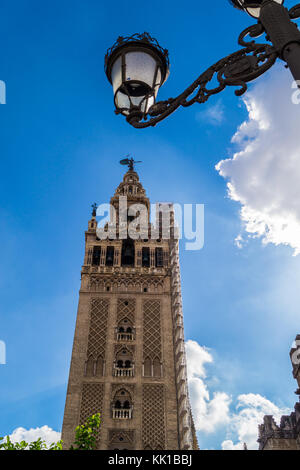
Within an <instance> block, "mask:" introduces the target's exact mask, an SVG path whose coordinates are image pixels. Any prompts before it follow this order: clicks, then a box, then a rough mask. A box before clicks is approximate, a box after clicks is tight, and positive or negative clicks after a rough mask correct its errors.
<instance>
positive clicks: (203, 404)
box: [186, 340, 231, 433]
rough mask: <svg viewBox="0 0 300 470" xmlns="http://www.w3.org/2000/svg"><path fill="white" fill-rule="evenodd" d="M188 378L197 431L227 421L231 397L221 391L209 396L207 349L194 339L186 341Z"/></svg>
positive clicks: (218, 425)
mask: <svg viewBox="0 0 300 470" xmlns="http://www.w3.org/2000/svg"><path fill="white" fill-rule="evenodd" d="M186 354H187V363H188V378H189V391H190V397H191V404H192V409H193V415H194V421H195V428H196V430H197V431H202V432H205V433H212V432H214V431H215V430H216V429H217V428H218V427H220V426H221V425H225V424H227V423H228V422H229V405H230V402H231V398H230V397H229V396H228V395H227V394H226V393H223V392H216V393H214V394H213V397H212V398H211V397H210V393H209V390H208V388H207V385H206V384H205V382H204V379H205V378H206V371H205V368H204V366H205V364H208V363H212V362H213V357H212V355H211V354H210V353H209V350H208V349H207V348H205V347H203V346H200V345H199V344H198V343H197V342H196V341H191V340H189V341H187V342H186Z"/></svg>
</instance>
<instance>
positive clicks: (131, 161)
mask: <svg viewBox="0 0 300 470" xmlns="http://www.w3.org/2000/svg"><path fill="white" fill-rule="evenodd" d="M128 157H130V155H127V158H124V159H123V160H120V164H121V165H128V169H129V171H134V165H135V163H142V162H141V161H136V160H134V159H133V158H132V157H131V158H128Z"/></svg>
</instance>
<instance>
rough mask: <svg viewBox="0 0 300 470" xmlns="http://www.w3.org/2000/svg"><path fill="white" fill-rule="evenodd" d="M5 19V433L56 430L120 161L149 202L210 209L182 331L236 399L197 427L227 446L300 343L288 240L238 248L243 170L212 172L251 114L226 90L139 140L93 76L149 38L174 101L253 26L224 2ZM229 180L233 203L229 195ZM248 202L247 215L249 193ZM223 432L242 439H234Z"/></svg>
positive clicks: (1, 373)
mask: <svg viewBox="0 0 300 470" xmlns="http://www.w3.org/2000/svg"><path fill="white" fill-rule="evenodd" d="M293 3H294V2H286V4H287V5H288V6H292V5H293ZM1 18H2V22H1V28H0V39H1V44H2V46H3V47H2V60H1V69H0V79H1V80H4V81H5V82H6V86H7V104H6V105H1V106H0V122H1V127H0V135H1V163H2V171H1V185H0V195H1V199H0V200H1V208H0V210H1V218H0V242H1V247H2V249H1V264H0V288H1V296H0V320H1V323H0V340H3V341H5V343H6V346H7V364H6V365H5V366H4V365H0V383H1V387H0V416H1V418H0V435H4V434H8V433H12V432H13V430H14V429H16V428H17V427H24V428H26V429H28V428H36V427H41V426H43V425H47V426H50V427H51V428H53V429H54V430H56V431H60V430H61V425H62V417H63V408H64V400H65V393H66V384H67V378H68V370H69V362H70V356H71V347H72V341H73V333H74V326H75V319H76V309H77V301H78V290H79V285H80V267H81V264H82V261H83V253H84V230H85V229H86V227H87V221H88V219H89V217H90V206H91V204H92V203H93V202H94V201H96V202H98V203H101V202H107V201H108V199H109V198H110V196H111V195H112V193H113V192H114V190H115V188H116V186H117V185H118V184H119V182H120V180H121V178H122V174H123V171H124V168H122V167H121V166H120V165H119V163H118V162H119V160H120V159H121V158H122V157H124V156H126V155H127V154H128V153H131V154H132V155H133V156H134V157H136V159H138V160H143V164H142V165H140V167H139V174H140V177H141V181H142V183H143V185H144V187H145V188H146V190H147V193H148V195H149V197H150V198H151V201H152V202H156V201H174V202H178V203H194V204H195V203H203V204H205V246H204V248H203V250H201V251H199V252H191V251H190V252H186V251H184V250H182V256H181V261H182V280H183V300H184V315H185V334H186V338H187V339H191V340H194V341H196V342H197V343H199V345H201V346H202V347H205V348H209V351H210V354H211V355H212V357H213V362H211V363H210V364H208V365H207V366H206V367H207V371H206V384H207V385H206V386H207V387H208V388H209V391H210V396H211V397H212V396H213V394H214V393H218V392H222V393H225V394H226V395H227V396H229V397H231V398H230V399H231V400H232V401H231V404H230V409H231V411H230V413H231V414H230V417H229V421H228V420H227V417H226V419H225V421H224V425H222V423H219V424H218V423H217V424H216V426H215V428H214V429H213V431H212V432H208V431H207V430H205V429H201V431H199V441H200V445H201V447H202V448H221V444H222V442H223V441H224V440H225V439H227V438H228V436H229V434H230V432H231V427H230V426H231V425H230V422H232V416H233V414H234V413H235V411H234V406H235V405H234V404H235V403H237V397H238V396H240V395H242V394H256V395H259V396H260V395H261V396H262V397H265V398H266V399H268V400H270V401H271V402H272V403H274V404H276V406H277V407H279V409H284V408H292V407H293V405H294V402H295V401H296V400H295V399H296V397H295V396H294V395H293V391H294V390H295V387H296V384H295V383H294V381H293V379H292V376H291V365H290V361H289V356H288V353H289V349H290V346H291V344H292V341H293V339H294V338H295V336H296V334H297V333H299V279H300V276H299V274H300V259H299V256H293V249H294V248H295V246H293V244H292V243H290V242H289V241H285V240H284V241H283V243H285V245H284V244H280V243H277V242H276V244H275V243H266V244H263V243H262V240H261V238H254V239H252V238H251V239H250V240H247V242H246V243H243V245H244V246H243V248H238V247H237V246H236V243H235V242H234V240H235V239H236V237H237V236H238V235H239V234H240V233H241V230H243V223H242V221H241V218H240V209H241V205H242V204H243V203H242V201H243V200H244V201H245V200H246V196H245V192H243V188H244V187H243V186H242V184H244V183H243V182H244V180H243V181H242V183H241V184H240V185H239V183H240V180H239V179H238V176H237V175H238V171H235V170H234V171H233V172H232V173H230V170H228V169H226V172H227V173H226V175H227V178H223V177H222V176H221V175H220V173H219V172H218V171H216V169H215V165H217V164H218V163H219V162H220V161H221V160H223V159H230V158H232V156H233V154H234V152H235V151H242V150H243V144H242V143H241V141H239V142H237V141H236V142H234V143H232V142H231V139H232V137H233V135H234V134H235V133H236V132H237V129H238V128H239V126H240V125H241V124H242V123H243V122H245V121H247V120H248V119H249V106H248V110H247V107H246V105H245V103H244V102H243V101H242V99H239V98H237V97H236V96H235V95H234V92H233V90H232V89H228V90H226V91H225V92H223V93H222V95H220V96H219V97H213V98H211V100H210V101H209V102H208V103H207V104H205V105H194V106H193V107H191V108H188V109H181V110H179V111H177V112H176V113H175V114H174V115H173V116H171V117H169V119H168V120H166V121H165V122H162V123H161V124H160V125H159V126H158V127H157V128H154V129H146V130H136V129H133V128H131V127H130V126H129V125H128V124H127V123H126V121H125V120H124V119H123V118H122V117H120V116H115V114H114V110H113V97H112V90H111V87H110V85H109V84H108V82H107V79H106V76H105V74H104V71H103V60H104V54H105V52H106V49H107V48H108V47H110V46H111V45H112V44H113V42H114V41H115V39H116V38H117V37H118V36H119V35H127V34H132V33H135V32H143V31H149V32H150V33H151V34H152V35H153V36H154V37H156V38H157V39H158V40H159V42H160V43H161V44H162V45H163V47H166V48H168V50H169V53H170V61H171V74H170V78H169V80H168V82H167V83H166V84H165V85H164V87H163V88H162V90H161V92H160V98H161V99H166V98H168V97H170V96H176V94H178V93H179V92H181V91H182V90H183V89H184V88H185V87H186V86H188V85H189V84H190V83H191V81H192V80H194V79H195V78H196V77H197V76H198V75H199V74H200V72H202V71H203V70H204V69H205V68H206V67H208V66H210V65H211V64H212V63H214V62H216V61H217V60H218V59H219V58H221V57H223V56H225V55H227V54H229V53H231V52H233V51H234V50H236V49H238V45H237V37H238V35H239V33H240V31H241V30H242V29H243V28H245V27H246V26H248V25H249V24H251V22H252V21H253V20H252V19H250V18H249V17H247V16H246V15H244V14H242V13H240V12H239V11H237V10H235V9H233V8H232V7H231V6H230V5H229V3H228V2H226V1H225V0H217V1H216V2H200V3H199V2H186V3H185V5H184V7H183V5H182V2H178V1H172V2H170V1H165V2H161V1H160V2H158V1H156V0H153V1H152V3H151V8H150V9H149V6H147V5H146V4H145V3H141V2H138V1H136V0H133V1H132V2H131V3H130V8H129V5H128V4H127V3H124V2H120V1H118V0H117V1H116V2H114V3H109V2H99V1H96V0H94V1H92V0H86V1H85V2H80V1H73V2H70V1H65V0H60V1H57V0H53V1H51V2H42V3H41V2H38V1H34V0H31V1H24V0H19V1H17V2H14V1H12V2H9V3H6V4H5V5H2V6H1ZM276 74H279V75H280V74H281V75H280V77H282V80H283V81H285V82H286V83H289V80H290V78H289V75H288V71H285V70H284V69H283V66H282V65H278V66H277V67H276V68H275V69H274V70H273V71H271V72H270V73H268V74H267V76H266V77H263V78H260V79H259V80H258V81H259V85H254V86H253V85H250V95H249V96H250V97H251V96H252V99H253V101H252V104H253V102H258V101H255V100H259V99H260V98H261V100H260V101H259V103H261V104H262V106H263V97H264V92H263V91H261V90H264V88H263V87H266V88H265V89H266V90H267V89H271V87H272V86H273V84H274V80H275V82H276V79H275V78H274V77H275V76H276ZM279 75H278V76H279ZM257 86H258V88H257V90H258V91H257V94H255V93H256V88H255V87H257ZM259 87H261V88H259ZM274 87H276V83H275V85H274ZM251 93H253V94H252V95H251ZM279 94H280V89H279ZM274 96H275V98H274V100H275V102H276V97H277V98H278V96H277V94H276V95H274ZM248 104H249V103H248ZM278 106H279V105H278ZM278 109H279V108H278ZM278 109H277V114H278ZM293 109H294V112H295V113H299V108H297V109H296V108H295V106H294V108H293ZM279 114H280V113H279ZM214 116H218V117H217V119H215V118H214ZM244 137H245V136H243V138H244ZM289 150H290V151H291V152H292V149H288V150H287V151H289ZM278 158H279V157H278ZM224 171H225V170H224ZM230 178H232V181H234V185H235V188H236V190H237V191H239V196H236V197H235V198H234V197H233V196H232V195H231V196H230V195H228V193H227V188H226V182H227V181H228V179H229V180H230ZM287 181H288V179H287ZM277 183H278V181H277ZM277 183H276V180H274V187H273V188H274V193H276V192H278V193H279V194H281V193H280V191H279V190H278V191H277V186H276V184H277ZM243 198H244V199H243ZM234 199H235V200H234ZM295 200H297V198H296V197H295ZM298 200H299V199H298ZM256 203H257V201H256ZM257 204H258V203H257ZM246 206H247V207H249V206H250V207H251V208H252V209H253V207H254V206H251V201H250V199H247V204H246ZM255 207H256V210H258V209H257V207H258V206H257V205H256V206H255ZM283 213H284V212H283ZM260 214H261V212H260ZM297 220H298V219H297ZM299 220H300V219H299ZM248 233H249V230H248ZM253 233H254V234H255V233H256V234H257V231H256V232H255V230H254V232H253ZM253 233H252V234H253ZM244 238H245V237H244ZM246 238H247V237H246ZM208 401H209V400H207V402H208ZM206 418H207V416H206ZM203 419H204V418H203ZM230 419H231V421H230ZM229 438H230V439H232V440H233V441H234V442H237V440H238V436H237V434H236V432H235V434H234V433H233V435H232V436H231V435H230V436H229Z"/></svg>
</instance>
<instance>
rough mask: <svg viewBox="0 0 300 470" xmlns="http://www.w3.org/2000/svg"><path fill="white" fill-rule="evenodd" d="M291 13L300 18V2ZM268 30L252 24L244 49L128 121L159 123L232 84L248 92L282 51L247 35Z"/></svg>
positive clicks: (242, 42)
mask: <svg viewBox="0 0 300 470" xmlns="http://www.w3.org/2000/svg"><path fill="white" fill-rule="evenodd" d="M289 15H290V18H291V19H297V18H300V4H299V5H296V6H294V7H293V8H291V9H290V10H289ZM295 27H296V25H295ZM264 33H266V31H265V29H264V27H263V25H262V24H261V23H260V22H258V23H256V24H254V25H252V26H249V27H248V28H246V29H245V30H244V31H243V32H242V33H241V34H240V36H239V39H238V43H239V45H240V46H242V47H243V49H240V50H238V51H236V52H234V53H233V54H230V55H229V56H227V57H225V58H223V59H221V60H219V61H218V62H216V63H215V64H214V65H212V66H211V67H209V69H207V70H206V71H205V72H203V73H202V74H201V75H200V76H199V77H198V78H197V79H196V80H195V81H194V82H193V83H192V84H191V85H190V86H189V87H188V88H187V89H186V90H185V91H184V92H183V93H181V94H180V95H179V96H177V98H169V99H168V100H166V101H159V102H157V103H155V104H154V105H153V106H152V107H151V108H150V109H149V111H148V113H147V114H145V115H144V117H143V120H142V121H141V120H140V119H139V118H138V117H136V115H135V114H134V113H133V115H131V116H128V118H127V120H128V122H129V123H130V124H131V125H132V126H133V127H135V128H138V129H142V128H146V127H150V126H156V124H158V123H159V122H160V121H162V120H163V119H165V118H166V117H167V116H169V115H170V114H172V113H174V111H176V110H177V109H178V108H179V107H181V106H182V107H188V106H191V105H192V104H194V103H205V102H206V101H207V100H208V99H209V98H210V97H211V96H212V95H216V94H217V93H220V92H221V91H223V90H224V89H225V88H226V87H228V86H234V87H238V88H237V89H236V90H235V94H236V95H237V96H241V95H243V94H244V93H245V92H246V91H247V83H248V82H251V81H252V80H254V79H256V78H258V77H259V76H261V75H263V74H264V73H265V72H266V71H267V70H269V69H270V68H271V67H272V66H273V65H274V63H275V62H276V60H277V59H278V58H279V56H280V52H279V51H277V50H276V49H275V47H274V46H273V45H272V44H259V43H256V41H255V40H252V41H247V40H246V38H247V36H250V38H258V37H259V36H261V35H262V34H264ZM267 40H268V38H267ZM213 80H216V81H217V83H216V85H217V86H215V87H213V88H208V85H209V84H210V83H211V82H212V81H213Z"/></svg>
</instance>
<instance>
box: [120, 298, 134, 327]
mask: <svg viewBox="0 0 300 470" xmlns="http://www.w3.org/2000/svg"><path fill="white" fill-rule="evenodd" d="M123 318H128V320H130V321H131V322H132V324H134V321H135V299H118V307H117V322H118V323H119V321H121V320H123Z"/></svg>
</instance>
